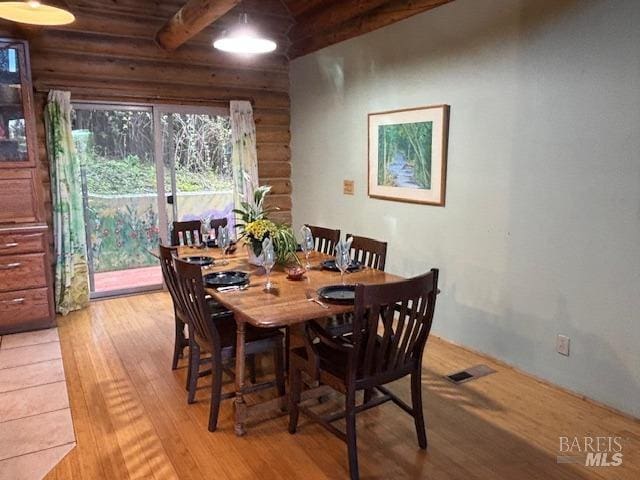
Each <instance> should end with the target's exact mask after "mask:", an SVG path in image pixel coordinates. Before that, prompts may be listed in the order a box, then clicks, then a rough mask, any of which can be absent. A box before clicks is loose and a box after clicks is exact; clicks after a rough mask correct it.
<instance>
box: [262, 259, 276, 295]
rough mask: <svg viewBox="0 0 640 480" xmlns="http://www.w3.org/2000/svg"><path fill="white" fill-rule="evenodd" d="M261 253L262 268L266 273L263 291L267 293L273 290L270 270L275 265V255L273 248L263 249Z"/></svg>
mask: <svg viewBox="0 0 640 480" xmlns="http://www.w3.org/2000/svg"><path fill="white" fill-rule="evenodd" d="M262 253H263V257H264V260H263V262H262V266H263V267H264V269H265V270H266V271H267V283H265V285H264V289H265V291H269V290H271V289H272V288H273V283H271V269H272V268H273V266H274V265H275V264H276V255H275V252H274V250H273V248H267V249H266V250H265V249H263V252H262Z"/></svg>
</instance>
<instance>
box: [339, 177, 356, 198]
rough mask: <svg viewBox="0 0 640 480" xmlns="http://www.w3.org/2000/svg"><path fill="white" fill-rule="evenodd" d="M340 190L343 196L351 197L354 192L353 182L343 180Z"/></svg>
mask: <svg viewBox="0 0 640 480" xmlns="http://www.w3.org/2000/svg"><path fill="white" fill-rule="evenodd" d="M342 190H343V192H344V194H345V195H353V192H354V190H355V187H354V182H353V180H345V181H344V182H343V188H342Z"/></svg>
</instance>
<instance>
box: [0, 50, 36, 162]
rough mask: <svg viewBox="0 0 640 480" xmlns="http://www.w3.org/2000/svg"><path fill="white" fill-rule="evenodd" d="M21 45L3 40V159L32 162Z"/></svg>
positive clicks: (0, 78) (0, 104)
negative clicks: (28, 143)
mask: <svg viewBox="0 0 640 480" xmlns="http://www.w3.org/2000/svg"><path fill="white" fill-rule="evenodd" d="M23 65H24V62H23V59H22V46H18V45H11V44H6V43H4V44H3V43H0V162H2V163H20V162H29V152H28V145H27V122H26V117H25V111H24V102H23V95H24V94H25V92H24V88H23V83H22V75H23V72H22V70H23V68H24V67H23Z"/></svg>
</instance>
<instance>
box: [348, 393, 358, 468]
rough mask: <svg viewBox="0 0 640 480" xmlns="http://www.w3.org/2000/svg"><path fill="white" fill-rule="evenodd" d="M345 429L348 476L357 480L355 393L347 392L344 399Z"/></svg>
mask: <svg viewBox="0 0 640 480" xmlns="http://www.w3.org/2000/svg"><path fill="white" fill-rule="evenodd" d="M345 407H346V413H347V416H346V417H345V420H346V427H347V453H348V455H349V476H350V478H351V480H358V479H359V478H360V474H359V473H358V447H357V444H356V392H355V391H354V390H352V389H349V390H348V391H347V398H346V405H345Z"/></svg>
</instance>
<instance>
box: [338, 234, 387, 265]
mask: <svg viewBox="0 0 640 480" xmlns="http://www.w3.org/2000/svg"><path fill="white" fill-rule="evenodd" d="M349 237H351V238H353V240H352V241H351V258H352V259H353V260H356V261H358V262H360V263H362V264H363V265H365V266H367V267H369V268H375V269H376V270H382V271H383V272H384V267H385V265H386V263H387V242H381V241H380V240H374V239H373V238H368V237H359V236H357V235H352V234H347V238H349Z"/></svg>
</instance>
